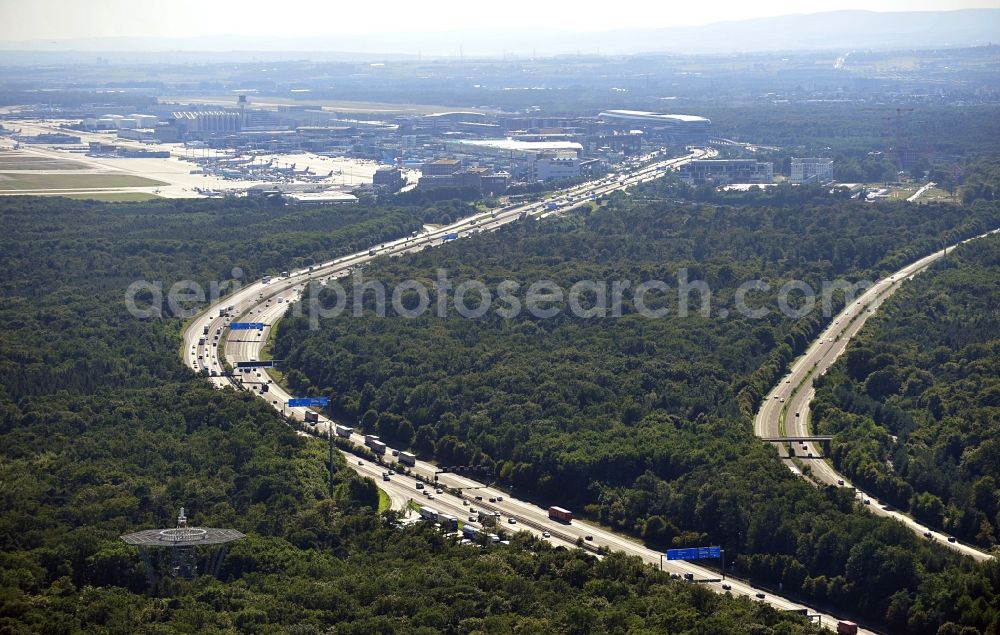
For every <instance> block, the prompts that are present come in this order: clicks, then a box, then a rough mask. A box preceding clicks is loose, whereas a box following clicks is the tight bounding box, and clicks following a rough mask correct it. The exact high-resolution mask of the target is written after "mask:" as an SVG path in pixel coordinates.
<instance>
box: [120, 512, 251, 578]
mask: <svg viewBox="0 0 1000 635" xmlns="http://www.w3.org/2000/svg"><path fill="white" fill-rule="evenodd" d="M243 538H246V536H245V535H244V534H242V533H240V532H238V531H236V530H235V529H215V528H212V527H189V526H188V523H187V516H185V515H184V508H183V507H181V511H180V513H179V514H178V515H177V526H176V527H173V528H170V529H147V530H145V531H137V532H135V533H134V534H126V535H124V536H122V540H124V541H125V542H126V543H127V544H130V545H135V546H136V547H139V554H140V555H141V556H142V561H143V564H145V565H146V576H147V577H148V578H149V582H150V584H154V583H155V582H156V566H155V564H154V557H153V556H154V554H153V549H156V548H166V549H169V550H170V575H172V576H174V577H178V578H185V579H191V578H193V577H195V576H196V575H198V564H197V562H198V555H199V551H201V552H202V554H203V555H204V556H205V558H206V572H208V573H211V575H213V576H215V575H218V574H219V567H220V566H222V559H223V558H224V557H225V555H226V549H227V547H228V546H229V543H231V542H233V541H235V540H241V539H243ZM199 547H206V548H207V549H202V550H199V549H198V548H199Z"/></svg>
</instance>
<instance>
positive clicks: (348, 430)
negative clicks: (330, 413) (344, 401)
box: [333, 424, 354, 439]
mask: <svg viewBox="0 0 1000 635" xmlns="http://www.w3.org/2000/svg"><path fill="white" fill-rule="evenodd" d="M333 431H334V433H336V435H337V436H338V437H343V438H345V439H347V438H349V437H350V436H351V434H353V433H354V428H352V427H350V426H342V425H339V424H337V425H335V426H334V427H333Z"/></svg>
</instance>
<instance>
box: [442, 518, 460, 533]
mask: <svg viewBox="0 0 1000 635" xmlns="http://www.w3.org/2000/svg"><path fill="white" fill-rule="evenodd" d="M438 522H439V523H441V529H445V530H447V531H458V519H457V518H455V517H454V516H449V515H447V514H438Z"/></svg>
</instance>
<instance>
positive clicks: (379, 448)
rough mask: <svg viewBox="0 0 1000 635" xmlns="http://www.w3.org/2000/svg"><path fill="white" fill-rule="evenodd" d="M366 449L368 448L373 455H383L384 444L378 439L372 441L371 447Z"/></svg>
mask: <svg viewBox="0 0 1000 635" xmlns="http://www.w3.org/2000/svg"><path fill="white" fill-rule="evenodd" d="M368 447H370V448H371V449H372V452H374V453H375V454H385V448H386V445H385V443H384V442H382V441H379V440H378V439H376V440H374V441H372V442H371V445H370V446H368Z"/></svg>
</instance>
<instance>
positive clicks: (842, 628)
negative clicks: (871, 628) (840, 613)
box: [837, 620, 858, 635]
mask: <svg viewBox="0 0 1000 635" xmlns="http://www.w3.org/2000/svg"><path fill="white" fill-rule="evenodd" d="M837 635H858V625H857V624H855V623H854V622H848V621H847V620H840V621H839V622H837Z"/></svg>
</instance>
